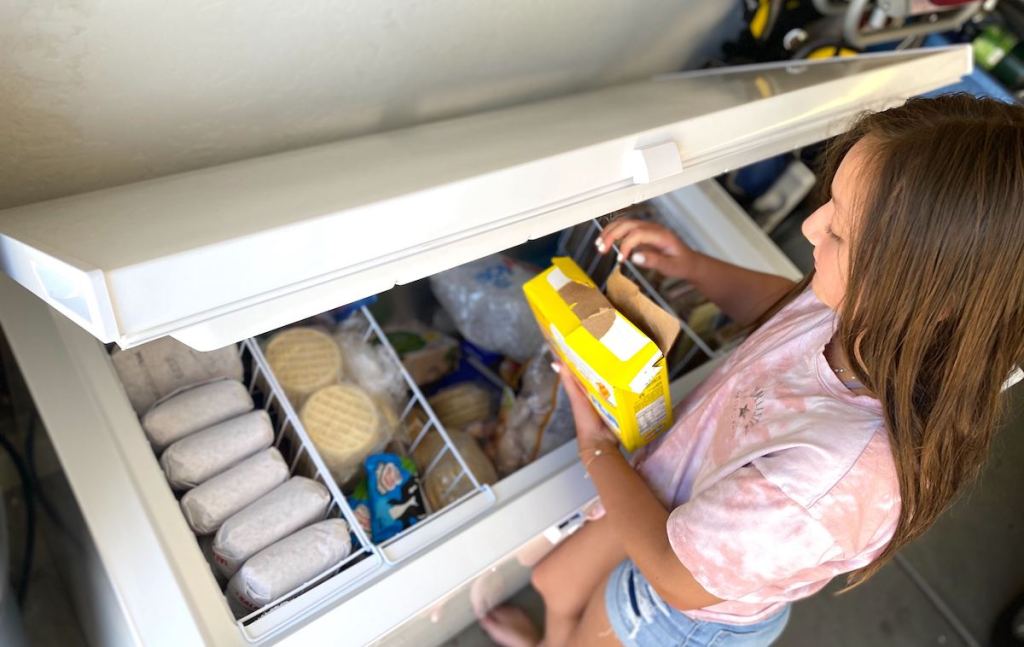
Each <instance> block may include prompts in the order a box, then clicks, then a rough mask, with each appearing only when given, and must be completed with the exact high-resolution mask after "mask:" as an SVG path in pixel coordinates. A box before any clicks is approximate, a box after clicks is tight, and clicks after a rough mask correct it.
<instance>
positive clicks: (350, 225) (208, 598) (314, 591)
mask: <svg viewBox="0 0 1024 647" xmlns="http://www.w3.org/2000/svg"><path fill="white" fill-rule="evenodd" d="M970 61H971V57H970V51H969V49H968V48H965V47H964V48H948V49H938V50H927V51H918V52H904V53H896V54H877V55H867V56H862V57H859V58H856V59H845V60H828V61H816V62H801V63H784V64H773V65H766V66H755V67H748V68H730V69H720V70H709V71H701V72H693V73H686V74H680V75H671V76H666V77H661V78H655V79H652V80H649V81H646V82H642V83H634V84H629V85H623V86H617V87H611V88H606V89H602V90H598V91H593V92H588V93H585V94H581V95H577V96H570V97H565V98H561V99H556V100H549V101H544V102H539V103H536V104H530V105H525V106H520V107H516V108H511V109H505V110H498V111H493V112H487V113H483V114H477V115H472V116H467V117H462V118H459V119H454V120H450V121H444V122H439V123H434V124H428V125H423V126H418V127H413V128H408V129H404V130H399V131H394V132H388V133H383V134H379V135H372V136H367V137H360V138H358V139H353V140H348V141H342V142H337V143H333V144H326V145H323V146H317V147H313V148H309V149H304V150H299V151H294V152H290V153H284V154H278V155H272V156H267V157H262V158H256V159H251V160H247V161H243V162H238V163H233V164H228V165H224V166H219V167H214V168H209V169H205V170H200V171H195V172H190V173H184V174H180V175H175V176H170V177H165V178H159V179H155V180H150V181H145V182H140V183H137V184H132V185H127V186H123V187H117V188H113V189H108V190H102V191H97V192H93V193H88V194H83V195H78V196H73V197H69V198H64V199H59V200H53V201H48V202H43V203H37V204H33V205H28V206H24V207H18V208H14V209H8V210H6V211H2V212H0V265H2V267H3V270H4V273H5V274H6V275H7V277H5V278H3V279H2V280H0V321H2V324H3V328H4V332H5V334H6V335H7V337H8V339H9V341H10V344H11V346H12V349H13V351H14V354H15V356H16V358H17V360H18V363H19V365H20V367H21V370H22V372H23V374H24V376H25V378H26V381H27V383H28V386H29V388H30V390H31V392H32V395H33V398H34V400H35V403H36V405H37V407H38V409H39V412H40V415H41V416H42V419H43V421H44V423H45V426H46V428H47V430H48V432H49V434H50V436H51V439H52V441H53V444H54V446H55V448H56V450H57V453H58V456H59V458H60V460H61V463H62V465H63V467H64V469H65V471H66V474H67V477H68V479H69V481H70V483H71V486H72V489H73V491H74V493H75V497H76V499H77V500H78V503H79V505H80V507H81V509H82V512H83V516H84V517H85V520H86V523H87V525H88V528H89V531H90V533H91V535H92V538H93V540H94V542H95V545H96V548H97V552H98V554H99V558H100V562H101V566H102V571H103V573H104V577H106V578H107V579H109V582H110V587H109V590H110V591H112V598H113V600H112V603H113V604H114V605H115V606H116V608H117V611H118V614H117V616H118V617H119V618H120V619H121V620H122V621H123V623H122V626H121V628H120V630H116V631H114V630H112V633H111V634H110V635H108V636H106V637H105V638H106V639H107V640H108V644H114V643H117V642H121V643H125V644H131V643H135V644H146V645H174V646H175V647H177V646H181V645H201V644H206V645H243V644H247V643H256V644H289V645H309V644H366V643H372V642H375V641H383V642H386V643H388V644H410V645H411V644H415V645H421V644H431V643H436V642H439V641H441V640H443V639H445V638H446V637H448V636H450V635H451V634H452V633H454V632H455V631H457V630H458V629H460V628H461V627H462V626H464V625H465V624H466V623H468V622H470V621H471V620H472V609H473V608H474V606H476V607H477V608H479V607H481V606H487V605H488V604H491V603H494V602H496V601H498V600H500V599H501V598H503V597H504V596H506V595H508V594H510V593H512V592H514V591H515V590H516V589H518V588H519V587H520V586H522V585H523V584H524V583H525V581H526V577H527V575H528V567H529V566H530V565H531V564H533V563H535V562H536V560H537V559H539V558H540V557H541V556H542V555H544V554H545V553H546V552H547V551H548V550H550V549H551V547H552V546H553V545H555V544H556V543H557V542H558V541H559V540H560V539H561V538H562V537H563V536H564V535H566V534H567V533H568V532H570V531H571V530H572V529H573V528H574V527H576V526H577V525H578V523H579V518H580V515H579V511H580V510H581V509H582V508H583V507H584V506H586V505H587V504H588V503H589V502H590V501H591V500H592V499H593V497H594V490H593V488H592V486H591V485H590V483H589V482H588V481H587V480H586V479H585V478H584V472H583V470H582V468H581V467H580V465H579V463H578V461H577V460H576V454H575V447H574V444H573V443H569V444H566V445H565V446H563V447H561V448H559V449H557V450H556V451H554V452H552V453H550V454H548V455H546V456H544V457H542V458H541V459H539V460H538V461H536V462H534V463H532V464H530V465H528V466H526V467H525V468H523V469H521V470H519V471H518V472H515V473H514V474H512V475H511V476H509V477H507V478H505V479H503V480H501V481H499V482H498V483H496V484H495V485H494V486H493V487H491V488H489V490H488V492H487V495H488V501H487V505H486V506H482V507H479V508H474V509H473V514H472V515H461V517H460V515H459V514H453V515H448V516H447V517H445V518H444V519H439V521H438V523H433V524H426V525H425V527H424V529H423V533H424V534H423V535H422V536H421V540H419V541H418V542H417V549H416V550H414V551H411V552H409V553H408V554H402V555H397V556H396V555H394V554H391V555H389V554H388V553H387V552H386V551H376V550H375V551H374V552H373V555H372V557H373V559H369V560H366V566H365V568H364V570H365V572H364V573H361V574H360V576H359V577H338V578H329V579H326V580H324V581H323V582H321V583H319V584H318V585H316V586H312V587H310V588H308V590H306V591H305V592H304V593H303V594H302V595H301V596H299V597H296V598H295V599H292V600H290V601H288V603H287V604H285V605H281V607H280V608H278V609H277V610H275V611H274V612H273V613H268V614H266V616H264V617H260V618H256V619H250V620H249V621H245V622H243V621H238V620H236V618H235V617H234V616H233V615H232V614H231V612H230V611H229V610H228V606H227V604H226V602H225V598H224V595H223V594H222V592H221V589H220V587H219V586H218V585H217V583H216V581H215V579H214V577H213V575H212V574H211V572H210V569H209V568H208V567H207V563H206V561H205V559H204V557H203V555H202V554H201V551H200V549H199V548H198V546H197V544H196V541H195V538H194V537H193V535H192V533H191V531H190V530H189V528H188V526H187V524H186V522H185V520H184V519H183V517H182V515H181V513H180V511H179V507H178V503H177V501H176V500H175V498H174V495H173V494H172V492H171V490H170V488H169V487H168V485H167V483H166V481H165V479H164V475H163V473H162V472H161V470H160V467H159V465H158V463H157V461H156V459H155V457H154V455H153V452H152V450H151V448H150V446H149V444H148V443H147V441H146V439H145V437H144V435H143V433H142V430H141V428H140V425H139V421H138V418H137V417H136V415H135V412H134V411H133V409H132V408H131V406H130V404H129V402H128V400H127V397H126V395H125V392H124V390H123V388H122V387H121V385H120V383H119V382H118V380H117V377H116V375H115V372H114V370H113V367H112V365H111V362H110V359H109V357H108V354H107V352H106V349H105V348H104V345H103V343H101V342H107V343H109V342H116V343H117V344H119V345H120V346H122V347H131V346H135V345H138V344H142V343H144V342H146V341H149V340H153V339H156V338H159V337H162V336H166V335H170V336H173V337H175V338H177V339H178V340H180V341H182V342H184V343H186V344H189V345H191V346H193V347H195V348H197V349H200V350H208V349H214V348H218V347H221V346H224V345H226V344H229V343H234V342H239V341H242V340H245V339H247V338H249V337H252V336H253V335H257V334H260V333H263V332H266V331H268V330H271V329H273V328H276V327H279V326H282V325H285V324H288V323H291V322H294V321H298V320H300V319H303V318H305V317H308V316H311V315H314V314H316V313H319V312H322V311H325V310H328V309H330V308H334V307H337V306H340V305H343V304H346V303H349V302H351V301H353V300H355V299H358V298H361V297H364V296H367V295H371V294H374V293H378V292H381V291H384V290H387V289H389V288H391V287H392V286H394V285H396V284H404V283H408V282H410V281H413V280H416V279H420V278H423V277H426V276H429V275H431V274H433V273H436V272H439V271H441V270H444V269H448V268H450V267H453V266H456V265H459V264H461V263H464V262H466V261H469V260H472V259H475V258H478V257H481V256H484V255H487V254H491V253H495V252H498V251H501V250H503V249H506V248H509V247H512V246H514V245H517V244H519V243H522V242H524V241H527V240H529V239H532V238H537V237H540V236H544V235H547V234H551V233H554V232H557V231H559V230H563V229H565V228H567V227H570V226H573V225H576V224H578V223H581V222H584V221H586V220H588V219H591V218H594V217H597V216H600V215H602V214H605V213H608V212H610V211H613V210H616V209H619V208H622V207H625V206H627V205H630V204H633V203H636V202H640V201H643V200H647V199H652V198H656V202H657V205H658V208H659V210H660V211H661V212H662V213H663V214H666V216H667V217H668V218H669V219H671V220H672V221H673V223H674V224H675V225H676V226H678V227H679V229H680V230H681V231H683V232H684V233H685V234H686V236H687V238H688V241H689V242H691V243H692V244H693V245H695V246H696V247H698V248H701V249H703V250H704V251H706V252H708V253H710V254H713V255H715V256H719V257H722V258H725V259H726V260H730V261H732V262H735V263H738V264H741V265H746V266H748V267H752V268H756V269H761V270H765V271H771V272H776V273H780V274H786V275H789V276H794V275H795V269H794V268H793V267H792V265H791V264H790V263H789V262H788V261H787V260H786V259H785V258H784V256H783V255H782V254H781V253H780V252H779V251H778V250H777V249H776V248H774V246H773V245H772V243H771V242H770V241H769V240H768V239H767V238H766V237H765V236H764V235H763V234H762V233H761V232H760V231H759V230H757V229H756V228H755V227H754V226H753V225H752V224H751V223H750V222H749V221H748V220H747V219H746V218H745V216H744V214H743V213H742V212H741V211H740V210H739V209H738V208H737V207H736V205H735V203H733V202H732V201H731V200H730V198H729V197H728V196H727V195H726V194H725V193H724V192H723V191H721V189H719V188H718V187H717V185H715V184H714V183H712V182H704V180H707V178H710V177H711V176H714V175H717V174H719V173H722V172H724V171H727V170H729V169H732V168H736V167H739V166H743V165H745V164H748V163H750V162H753V161H755V160H758V159H762V158H764V157H767V156H770V155H774V154H777V153H781V152H784V151H787V150H791V149H793V148H796V147H799V146H802V145H806V144H808V143H811V142H814V141H818V140H821V139H823V138H825V137H828V136H830V135H833V134H836V133H837V132H839V131H841V130H842V129H843V128H844V126H845V124H846V123H848V121H849V120H850V118H851V117H853V116H855V115H856V114H857V113H859V112H861V111H863V110H867V109H875V108H880V107H883V106H886V105H891V104H894V103H897V102H899V101H901V100H902V99H904V98H906V97H908V96H911V95H914V94H919V93H922V92H926V91H929V90H932V89H935V88H939V87H942V86H944V85H947V84H949V83H952V82H954V81H956V80H958V79H959V78H960V77H961V76H962V75H963V74H965V73H967V72H969V71H970V65H971V62H970ZM659 196H660V197H659ZM699 378H700V374H699V373H694V374H689V375H685V376H683V377H682V378H680V379H679V380H677V381H676V382H675V383H674V384H673V389H674V393H675V394H676V395H678V394H679V393H681V392H683V391H685V389H686V388H688V387H689V386H692V384H693V383H694V382H695V381H696V380H698V379H699ZM466 509H467V510H469V509H470V508H466ZM414 534H415V533H414ZM361 564H362V562H361Z"/></svg>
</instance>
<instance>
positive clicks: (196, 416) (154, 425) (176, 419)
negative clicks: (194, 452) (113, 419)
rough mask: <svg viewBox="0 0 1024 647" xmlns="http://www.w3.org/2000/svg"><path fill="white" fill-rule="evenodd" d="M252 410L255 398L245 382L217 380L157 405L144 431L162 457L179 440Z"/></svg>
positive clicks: (144, 421) (144, 419)
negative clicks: (253, 398)
mask: <svg viewBox="0 0 1024 647" xmlns="http://www.w3.org/2000/svg"><path fill="white" fill-rule="evenodd" d="M252 408H253V403H252V397H251V396H250V395H249V391H248V390H246V388H245V386H243V385H242V383H241V382H236V381H235V380H217V381H216V382H210V383H209V384H202V385H200V386H194V387H192V388H190V389H185V390H184V391H180V392H178V393H175V394H174V395H171V396H169V397H167V398H166V399H164V400H161V401H160V402H157V403H156V404H155V405H153V408H151V409H150V410H149V411H147V412H146V414H145V415H144V416H142V428H143V430H145V432H146V436H147V437H148V438H149V442H150V444H152V445H153V449H154V450H156V453H158V454H159V453H160V452H162V451H163V450H164V449H166V448H167V446H168V445H170V444H171V443H173V442H174V441H176V440H178V439H181V438H184V437H185V436H187V435H189V434H191V433H193V432H196V431H199V430H200V429H205V428H206V427H209V426H211V425H215V424H217V423H218V422H224V421H225V420H227V419H229V418H234V417H235V416H240V415H242V414H243V413H248V412H249V411H252Z"/></svg>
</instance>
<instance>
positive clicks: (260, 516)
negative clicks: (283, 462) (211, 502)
mask: <svg viewBox="0 0 1024 647" xmlns="http://www.w3.org/2000/svg"><path fill="white" fill-rule="evenodd" d="M330 502H331V495H330V493H329V492H328V491H327V488H326V487H324V486H323V485H322V484H320V483H317V482H316V481H314V480H312V479H308V478H306V477H304V476H293V477H292V478H290V479H288V480H287V481H285V482H284V483H282V484H281V485H279V486H277V487H276V488H274V489H273V490H271V491H270V492H269V493H268V494H265V495H263V496H262V497H260V498H259V499H256V500H255V501H253V502H252V503H250V504H249V505H247V506H246V507H245V508H243V509H242V510H241V511H239V512H238V513H237V514H235V515H233V516H231V517H230V518H229V519H228V520H227V521H225V522H224V523H223V524H222V525H221V527H220V528H219V529H218V530H217V534H216V535H215V536H214V539H213V554H214V560H215V561H216V564H217V569H218V570H219V571H220V573H221V574H222V575H223V576H224V577H227V578H230V577H231V576H232V575H234V574H235V572H236V571H237V570H238V569H239V567H241V566H242V564H243V563H244V562H245V560H247V559H249V558H250V557H252V556H253V555H255V554H256V553H258V552H259V551H261V550H263V549H264V548H266V547H267V546H269V545H270V544H272V543H274V542H275V541H277V540H279V539H283V538H285V537H287V536H288V535H290V534H292V533H293V532H295V531H296V530H299V529H300V528H304V527H305V526H308V525H309V524H311V523H313V522H314V521H319V520H320V519H323V518H324V516H325V515H326V514H327V506H328V505H330Z"/></svg>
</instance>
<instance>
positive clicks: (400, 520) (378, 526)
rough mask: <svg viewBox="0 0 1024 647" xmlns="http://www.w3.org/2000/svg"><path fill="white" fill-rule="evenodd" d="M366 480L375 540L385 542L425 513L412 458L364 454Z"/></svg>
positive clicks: (371, 526) (372, 532) (371, 531)
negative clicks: (365, 457) (365, 456)
mask: <svg viewBox="0 0 1024 647" xmlns="http://www.w3.org/2000/svg"><path fill="white" fill-rule="evenodd" d="M366 482H367V492H366V496H367V499H368V503H369V512H370V534H371V537H372V538H373V541H374V543H380V542H383V541H387V540H388V539H390V538H391V537H394V536H395V535H397V534H399V533H401V532H402V531H403V530H405V529H406V528H408V527H409V526H412V525H414V524H415V523H416V522H417V521H419V520H420V519H422V518H423V516H424V515H425V514H426V513H427V510H426V507H425V506H424V505H423V496H422V494H421V492H420V483H419V479H418V478H417V476H416V465H415V464H414V463H413V462H412V460H411V459H409V458H406V457H402V456H397V455H395V454H374V455H372V456H369V457H367V459H366Z"/></svg>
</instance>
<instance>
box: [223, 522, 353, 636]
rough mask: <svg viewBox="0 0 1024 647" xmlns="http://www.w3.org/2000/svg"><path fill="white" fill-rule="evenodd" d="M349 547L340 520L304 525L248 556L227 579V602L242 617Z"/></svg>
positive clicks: (343, 555) (338, 559)
mask: <svg viewBox="0 0 1024 647" xmlns="http://www.w3.org/2000/svg"><path fill="white" fill-rule="evenodd" d="M351 551H352V541H351V538H350V537H349V529H348V524H347V523H345V521H344V520H342V519H326V520H324V521H320V522H317V523H315V524H313V525H311V526H307V527H305V528H303V529H302V530H299V531H298V532H296V533H295V534H292V535H290V536H288V537H285V538H284V539H281V540H280V541H278V542H276V543H274V544H271V545H270V546H268V547H266V548H264V549H263V550H261V551H260V552H258V553H256V554H255V555H253V556H252V557H250V558H249V560H248V561H247V562H246V563H245V564H243V565H242V568H240V569H238V572H237V573H235V575H234V577H232V578H231V581H230V582H229V583H228V589H227V597H228V605H229V606H230V607H231V610H232V611H233V612H234V614H235V617H237V618H241V617H244V616H246V615H248V614H250V613H252V612H253V611H256V610H258V609H262V608H263V607H265V606H266V605H268V604H270V603H271V602H273V601H274V600H276V599H278V598H279V597H281V596H282V595H284V594H286V593H288V592H289V591H292V590H293V589H295V588H297V587H298V586H299V585H301V584H303V583H304V582H307V581H309V580H311V579H313V578H315V577H317V576H318V575H321V574H322V573H324V572H325V571H327V570H328V569H330V568H331V567H332V566H335V565H337V564H339V563H340V562H341V561H342V560H343V559H345V558H346V557H348V555H349V553H350V552H351Z"/></svg>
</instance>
